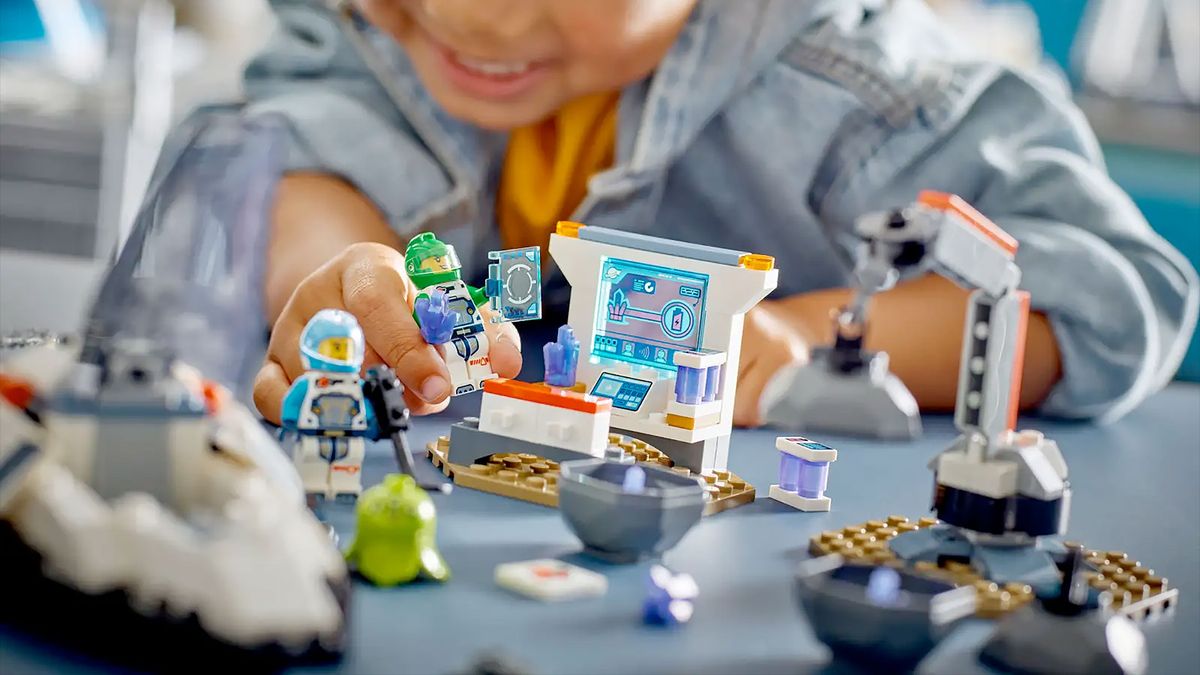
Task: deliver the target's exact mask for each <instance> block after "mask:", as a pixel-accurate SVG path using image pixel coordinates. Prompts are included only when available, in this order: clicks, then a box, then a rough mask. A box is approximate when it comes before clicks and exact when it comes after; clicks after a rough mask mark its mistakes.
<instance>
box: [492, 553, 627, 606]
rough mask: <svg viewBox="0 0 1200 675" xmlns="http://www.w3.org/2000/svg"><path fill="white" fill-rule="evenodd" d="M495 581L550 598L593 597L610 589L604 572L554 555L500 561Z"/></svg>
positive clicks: (532, 594) (500, 584)
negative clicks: (508, 561)
mask: <svg viewBox="0 0 1200 675" xmlns="http://www.w3.org/2000/svg"><path fill="white" fill-rule="evenodd" d="M496 584H497V585H499V586H500V587H502V588H506V589H508V590H510V591H513V592H514V593H519V594H521V595H524V596H527V597H530V598H534V599H536V600H542V601H547V602H549V601H560V600H574V599H576V598H590V597H596V596H601V595H604V594H605V593H607V592H608V579H606V578H605V577H604V575H603V574H598V573H596V572H592V571H591V570H586V569H584V568H582V567H578V566H576V565H571V564H568V563H565V562H563V561H561V560H554V559H551V558H545V559H540V560H526V561H523V562H513V563H504V564H502V565H497V566H496Z"/></svg>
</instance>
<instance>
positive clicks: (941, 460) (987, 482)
mask: <svg viewBox="0 0 1200 675" xmlns="http://www.w3.org/2000/svg"><path fill="white" fill-rule="evenodd" d="M935 472H936V473H937V481H938V483H941V484H942V485H945V486H946V487H952V488H956V489H959V490H966V491H967V492H973V493H975V494H978V495H983V496H985V497H990V498H992V499H1004V498H1005V497H1011V496H1013V495H1015V494H1016V493H1017V474H1018V471H1017V465H1016V463H1015V462H1010V461H1005V460H996V459H993V460H989V461H986V462H980V461H977V460H974V459H971V458H970V457H968V456H967V455H966V453H964V452H961V451H949V452H944V453H942V454H941V455H939V456H938V458H937V468H936V469H935Z"/></svg>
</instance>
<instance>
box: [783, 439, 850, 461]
mask: <svg viewBox="0 0 1200 675" xmlns="http://www.w3.org/2000/svg"><path fill="white" fill-rule="evenodd" d="M775 449H776V450H778V451H780V452H786V453H787V454H789V455H792V456H794V457H799V458H800V459H804V460H808V461H810V462H836V461H837V450H834V449H833V448H831V447H829V446H828V445H825V444H824V443H820V442H818V441H813V440H810V439H807V438H805V437H803V436H778V437H776V438H775Z"/></svg>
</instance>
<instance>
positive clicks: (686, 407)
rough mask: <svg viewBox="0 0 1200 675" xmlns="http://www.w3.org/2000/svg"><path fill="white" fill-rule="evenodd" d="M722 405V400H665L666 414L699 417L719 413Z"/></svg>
mask: <svg viewBox="0 0 1200 675" xmlns="http://www.w3.org/2000/svg"><path fill="white" fill-rule="evenodd" d="M722 405H724V402H723V401H701V402H700V403H695V404H693V403H680V402H679V401H676V400H674V399H672V400H670V401H667V414H668V415H679V416H680V417H692V418H696V419H699V418H701V417H710V416H712V415H720V414H721V406H722Z"/></svg>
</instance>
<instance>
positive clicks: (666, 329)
mask: <svg viewBox="0 0 1200 675" xmlns="http://www.w3.org/2000/svg"><path fill="white" fill-rule="evenodd" d="M707 300H708V275H707V274H699V273H696V272H687V271H684V270H677V269H671V268H669V267H658V266H656V265H648V264H646V263H640V262H633V261H631V260H621V259H620V258H605V259H604V261H603V263H602V264H601V265H600V287H599V290H598V292H597V294H596V336H595V339H594V341H593V343H592V357H593V358H599V359H615V360H617V361H625V362H627V363H633V364H638V365H643V366H648V367H651V368H655V369H658V370H659V371H662V372H664V373H674V372H675V370H676V367H675V363H674V354H675V352H677V351H681V350H682V351H689V350H694V349H698V348H699V347H700V337H701V335H702V334H703V330H704V305H705V302H706V301H707Z"/></svg>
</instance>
